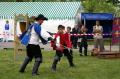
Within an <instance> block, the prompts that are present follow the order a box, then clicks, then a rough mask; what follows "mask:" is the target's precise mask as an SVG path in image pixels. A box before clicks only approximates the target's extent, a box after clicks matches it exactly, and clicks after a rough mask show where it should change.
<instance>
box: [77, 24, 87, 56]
mask: <svg viewBox="0 0 120 79" xmlns="http://www.w3.org/2000/svg"><path fill="white" fill-rule="evenodd" d="M86 32H87V28H86V27H85V26H83V25H81V28H80V36H79V37H78V47H79V53H80V56H83V48H84V55H85V56H87V50H88V43H87V35H86V34H87V33H86Z"/></svg>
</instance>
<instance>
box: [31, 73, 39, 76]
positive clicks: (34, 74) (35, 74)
mask: <svg viewBox="0 0 120 79" xmlns="http://www.w3.org/2000/svg"><path fill="white" fill-rule="evenodd" d="M37 75H40V74H39V73H32V76H37Z"/></svg>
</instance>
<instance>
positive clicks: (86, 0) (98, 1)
mask: <svg viewBox="0 0 120 79" xmlns="http://www.w3.org/2000/svg"><path fill="white" fill-rule="evenodd" d="M82 5H83V7H84V11H85V12H101V13H102V12H111V13H114V12H115V6H114V5H113V4H112V2H106V0H83V1H82Z"/></svg>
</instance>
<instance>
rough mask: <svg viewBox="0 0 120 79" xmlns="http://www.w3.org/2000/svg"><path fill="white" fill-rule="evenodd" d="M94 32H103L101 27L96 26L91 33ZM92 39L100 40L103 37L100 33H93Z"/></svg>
mask: <svg viewBox="0 0 120 79" xmlns="http://www.w3.org/2000/svg"><path fill="white" fill-rule="evenodd" d="M94 30H100V31H101V32H103V27H102V26H97V25H96V26H93V31H94ZM94 38H98V39H101V38H103V35H102V34H100V33H95V34H94Z"/></svg>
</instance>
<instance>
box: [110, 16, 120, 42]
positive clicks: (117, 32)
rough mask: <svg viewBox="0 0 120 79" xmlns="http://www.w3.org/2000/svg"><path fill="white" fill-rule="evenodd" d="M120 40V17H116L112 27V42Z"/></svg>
mask: <svg viewBox="0 0 120 79" xmlns="http://www.w3.org/2000/svg"><path fill="white" fill-rule="evenodd" d="M119 42H120V18H114V20H113V29H112V44H118V43H119Z"/></svg>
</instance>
